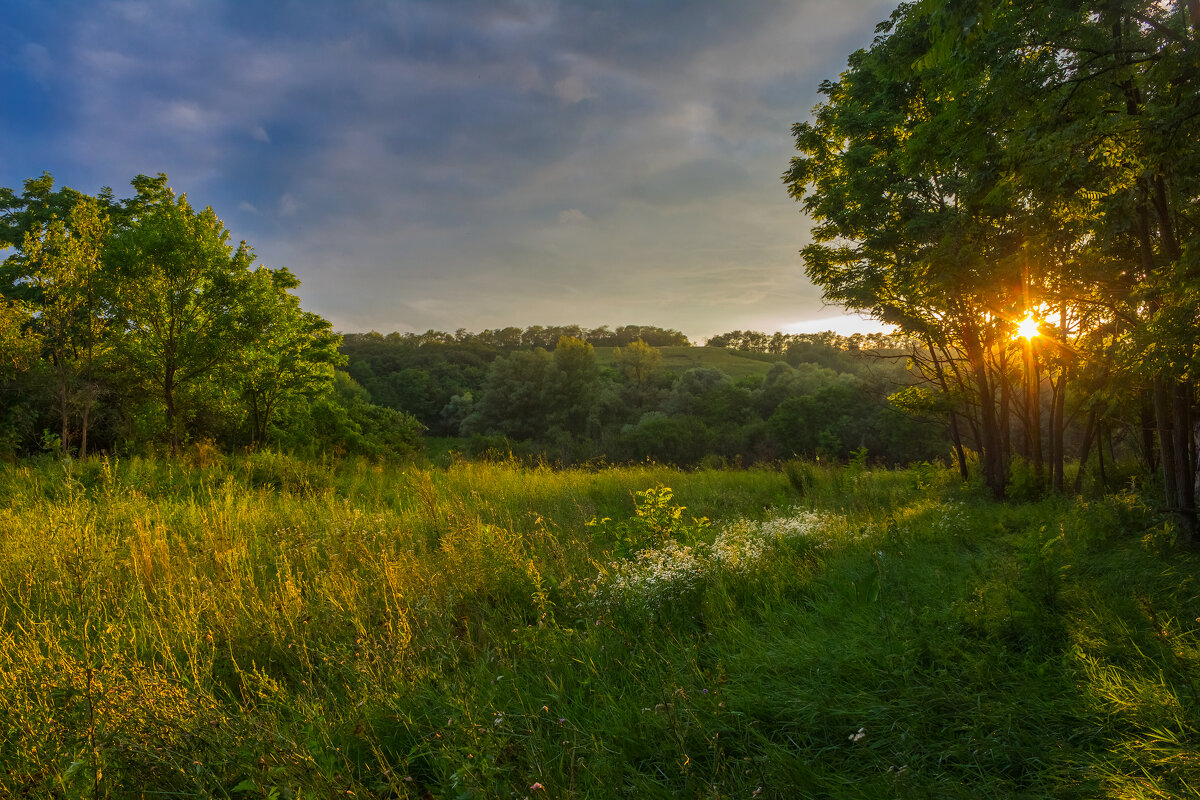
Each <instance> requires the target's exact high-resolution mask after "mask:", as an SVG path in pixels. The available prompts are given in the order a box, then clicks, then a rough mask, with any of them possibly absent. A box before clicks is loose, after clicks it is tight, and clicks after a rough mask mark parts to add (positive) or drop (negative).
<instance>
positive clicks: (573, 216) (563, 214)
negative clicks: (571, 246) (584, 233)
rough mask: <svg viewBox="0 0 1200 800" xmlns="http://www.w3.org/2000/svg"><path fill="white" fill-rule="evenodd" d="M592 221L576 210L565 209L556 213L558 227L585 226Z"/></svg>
mask: <svg viewBox="0 0 1200 800" xmlns="http://www.w3.org/2000/svg"><path fill="white" fill-rule="evenodd" d="M591 221H592V219H591V217H589V216H588V215H587V214H585V213H583V212H582V211H580V210H579V209H578V208H567V209H564V210H562V211H560V212H558V224H559V225H586V224H587V223H589V222H591Z"/></svg>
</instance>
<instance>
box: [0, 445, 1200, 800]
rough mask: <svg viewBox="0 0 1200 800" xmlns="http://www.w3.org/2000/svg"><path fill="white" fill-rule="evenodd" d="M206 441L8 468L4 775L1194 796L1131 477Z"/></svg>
mask: <svg viewBox="0 0 1200 800" xmlns="http://www.w3.org/2000/svg"><path fill="white" fill-rule="evenodd" d="M194 461H197V462H199V463H193V464H192V465H190V466H185V465H181V464H172V463H168V462H162V461H151V460H137V459H135V460H131V461H123V462H121V463H107V462H102V461H90V462H87V463H78V462H76V463H73V464H68V465H64V464H61V463H58V462H52V461H44V462H40V463H38V464H29V465H21V466H7V467H2V468H0V496H3V497H4V498H6V500H7V502H6V503H5V504H4V505H3V506H2V507H0V544H2V547H3V553H4V558H3V559H0V730H3V731H5V735H4V736H3V737H2V738H0V797H3V796H10V795H11V796H14V797H20V796H59V797H89V798H90V797H166V796H183V797H213V796H215V797H238V798H241V797H246V798H253V797H264V798H265V797H275V798H283V797H314V798H315V797H332V796H355V797H413V798H422V797H429V796H432V797H437V798H442V797H445V798H459V797H479V798H483V797H541V796H544V797H596V798H605V797H621V796H642V797H645V796H649V797H705V798H712V797H731V798H733V797H736V798H749V797H760V798H763V797H776V798H794V797H839V798H876V797H903V798H927V797H1078V798H1092V797H1112V798H1118V797H1119V798H1143V797H1144V798H1150V797H1196V796H1197V792H1196V790H1195V789H1194V788H1192V787H1195V786H1200V759H1198V757H1197V755H1196V745H1197V730H1198V723H1200V718H1198V711H1197V709H1198V705H1197V703H1198V699H1200V698H1198V697H1197V694H1196V692H1197V690H1196V688H1195V687H1196V686H1197V685H1200V683H1198V681H1200V674H1198V672H1197V671H1198V670H1200V635H1198V634H1200V625H1198V623H1197V617H1200V587H1198V586H1197V578H1196V576H1197V575H1198V574H1200V573H1198V571H1197V567H1198V566H1200V564H1198V563H1197V557H1196V555H1195V554H1193V553H1190V552H1182V551H1179V550H1178V549H1177V548H1175V546H1174V545H1173V544H1172V542H1171V531H1170V529H1169V527H1166V526H1164V525H1163V524H1162V522H1161V521H1160V520H1159V519H1157V518H1156V517H1155V515H1154V514H1153V513H1152V512H1151V511H1150V510H1149V509H1147V508H1146V507H1145V506H1144V505H1142V504H1141V503H1140V502H1139V501H1138V499H1137V498H1136V497H1135V496H1132V495H1121V496H1117V497H1111V498H1105V499H1100V500H1094V501H1086V502H1085V501H1083V500H1079V501H1071V500H1066V499H1050V500H1045V501H1043V502H1040V503H1037V504H1026V505H1011V506H1003V505H997V504H994V503H991V502H988V501H985V500H982V499H980V498H978V497H976V496H975V495H973V494H972V493H971V492H970V491H969V490H965V489H960V488H958V487H957V485H956V484H954V483H953V482H952V477H951V476H950V475H948V474H947V473H945V472H941V471H939V470H936V469H930V468H926V469H923V470H921V471H913V472H887V471H865V470H858V471H854V470H850V469H845V470H828V469H824V468H820V467H816V466H814V465H793V466H791V467H790V468H789V469H788V470H786V471H771V470H754V471H725V472H719V471H698V472H680V471H674V470H670V469H666V468H657V467H637V468H632V467H629V468H612V469H603V470H590V471H589V470H567V471H553V470H549V469H543V468H531V467H525V466H521V465H518V464H475V463H467V462H459V463H455V464H453V465H452V466H450V467H448V468H445V469H431V468H425V467H419V466H409V467H405V468H384V467H379V466H376V465H373V464H371V463H368V462H362V461H346V462H340V463H326V464H317V463H306V462H302V461H297V460H294V459H291V458H288V457H285V456H278V455H272V454H256V455H253V456H249V457H244V458H238V459H232V460H225V459H220V458H214V457H212V456H211V455H210V456H208V457H207V458H199V457H197V458H196V459H194ZM205 461H209V462H212V463H203V462H205ZM657 486H670V487H671V488H672V489H673V493H674V495H673V497H672V498H671V499H670V501H668V502H664V503H660V504H659V506H660V507H658V510H655V508H653V507H652V506H653V503H652V502H651V501H652V500H653V498H655V497H658V498H659V499H662V497H663V495H661V494H656V493H650V494H643V495H641V498H640V500H639V502H640V503H641V506H640V507H636V506H635V492H638V491H643V490H646V489H653V488H654V487H657ZM674 505H682V506H686V509H685V510H684V511H682V512H680V513H678V514H674V513H673V511H672V509H671V507H672V506H674ZM697 518H708V519H709V520H710V522H709V523H707V524H706V523H704V522H703V521H699V522H698V521H696V519H697ZM672 539H673V540H676V541H677V543H676V542H672V541H670V540H672ZM535 785H540V788H531V787H534V786H535Z"/></svg>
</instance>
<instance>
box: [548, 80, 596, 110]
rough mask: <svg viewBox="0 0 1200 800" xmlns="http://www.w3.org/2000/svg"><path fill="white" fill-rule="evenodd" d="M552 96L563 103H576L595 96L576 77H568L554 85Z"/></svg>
mask: <svg viewBox="0 0 1200 800" xmlns="http://www.w3.org/2000/svg"><path fill="white" fill-rule="evenodd" d="M554 94H555V96H556V97H558V99H559V100H562V101H563V102H564V103H578V102H581V101H583V100H587V99H588V98H591V97H595V96H596V95H595V93H594V92H592V90H591V89H589V88H588V87H587V84H585V83H584V82H583V78H581V77H579V76H578V75H568V76H567V77H565V78H563V79H562V80H559V81H557V82H556V83H555V84H554Z"/></svg>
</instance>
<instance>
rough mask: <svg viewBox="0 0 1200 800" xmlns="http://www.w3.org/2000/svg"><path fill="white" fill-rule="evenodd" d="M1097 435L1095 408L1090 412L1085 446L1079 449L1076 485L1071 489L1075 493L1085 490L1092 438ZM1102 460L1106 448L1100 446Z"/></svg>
mask: <svg viewBox="0 0 1200 800" xmlns="http://www.w3.org/2000/svg"><path fill="white" fill-rule="evenodd" d="M1095 435H1096V412H1095V410H1093V411H1092V412H1091V413H1090V414H1088V422H1087V429H1086V430H1085V431H1084V433H1083V447H1081V448H1080V451H1079V471H1078V472H1076V473H1075V485H1074V486H1073V487H1072V489H1071V491H1072V493H1073V494H1080V493H1081V492H1082V491H1083V476H1084V473H1085V472H1086V471H1087V462H1088V456H1089V455H1091V449H1092V439H1093V438H1094V437H1095ZM1099 451H1100V454H1101V460H1103V457H1104V448H1103V447H1101V448H1099Z"/></svg>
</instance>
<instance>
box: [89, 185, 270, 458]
mask: <svg viewBox="0 0 1200 800" xmlns="http://www.w3.org/2000/svg"><path fill="white" fill-rule="evenodd" d="M165 180H166V178H165V176H161V175H160V176H159V179H158V180H156V179H150V178H146V177H145V176H139V177H138V178H137V179H135V180H134V186H135V187H137V188H138V194H137V196H136V197H134V198H133V199H132V200H131V201H129V203H128V204H127V207H128V208H129V209H130V211H131V215H130V216H131V219H129V220H127V221H126V223H125V224H124V225H122V226H121V227H120V228H119V229H118V230H117V231H116V233H115V235H114V238H113V242H112V245H111V247H110V248H109V250H108V251H107V252H108V254H109V257H110V258H111V261H110V264H111V269H112V273H113V280H114V285H113V300H114V303H115V314H116V317H117V323H118V324H119V326H120V328H121V330H122V334H121V336H120V338H119V339H118V342H117V345H116V347H117V351H118V358H119V361H120V364H121V368H122V369H123V370H124V371H125V372H126V373H127V374H128V375H129V376H130V377H131V378H133V379H134V380H135V381H136V382H138V383H139V384H141V385H144V386H150V387H153V390H154V394H155V395H156V396H157V398H158V399H159V400H161V402H162V407H163V411H164V414H165V428H166V432H167V435H168V437H169V439H170V443H171V452H172V454H175V453H178V451H179V444H180V439H181V435H182V428H183V425H184V423H185V421H186V419H187V412H188V410H189V409H188V401H189V399H190V398H189V390H192V389H194V388H195V387H196V385H197V384H199V383H201V382H203V381H204V380H205V379H207V378H208V377H210V376H211V375H212V374H213V372H214V370H215V369H216V368H217V367H218V366H220V365H223V364H228V363H230V362H231V361H233V360H234V359H235V358H236V357H237V355H238V353H239V352H240V351H241V349H242V348H244V347H246V346H248V345H250V344H251V343H252V342H253V341H254V340H255V339H256V338H257V333H256V332H255V331H253V330H252V329H251V328H250V327H249V326H248V325H247V309H246V307H245V304H244V302H243V301H244V294H243V293H244V292H245V291H246V289H247V287H248V284H249V283H250V272H249V268H250V265H251V262H252V260H253V253H252V252H251V250H250V249H249V248H248V247H247V246H246V244H245V242H243V243H242V244H241V245H240V246H238V247H237V248H236V249H235V248H233V247H232V246H230V244H229V232H228V231H227V230H226V229H225V226H224V225H223V224H222V223H221V221H220V220H219V219H218V218H217V215H216V214H215V213H213V210H212V209H211V208H205V209H204V210H203V211H200V212H196V211H193V209H192V207H191V205H190V204H189V203H188V201H187V196H186V195H181V196H179V197H178V198H176V197H175V196H174V193H173V192H171V190H170V189H169V188H167V187H166V185H165Z"/></svg>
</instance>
